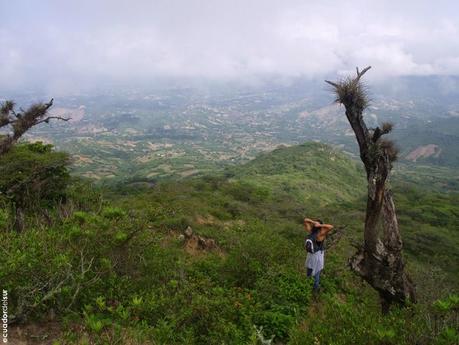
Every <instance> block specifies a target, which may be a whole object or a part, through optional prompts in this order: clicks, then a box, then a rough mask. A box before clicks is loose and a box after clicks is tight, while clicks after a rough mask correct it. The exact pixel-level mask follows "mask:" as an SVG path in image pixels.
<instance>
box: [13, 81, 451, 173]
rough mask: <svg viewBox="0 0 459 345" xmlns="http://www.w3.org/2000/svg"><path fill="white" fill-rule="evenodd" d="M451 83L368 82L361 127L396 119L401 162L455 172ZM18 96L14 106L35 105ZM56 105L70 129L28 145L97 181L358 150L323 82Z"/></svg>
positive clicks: (180, 89) (99, 96)
mask: <svg viewBox="0 0 459 345" xmlns="http://www.w3.org/2000/svg"><path fill="white" fill-rule="evenodd" d="M458 84H459V78H458V77H454V76H452V77H445V76H432V77H400V78H394V80H392V81H373V82H372V81H368V84H367V85H368V86H369V87H370V88H371V90H370V91H369V93H370V99H371V105H370V107H369V108H368V110H367V112H366V114H365V115H364V116H365V117H366V122H367V123H368V125H369V126H370V127H374V126H376V125H377V124H380V123H381V122H383V121H390V122H392V123H394V125H395V130H394V132H393V134H392V136H393V138H394V139H395V141H396V143H397V144H398V146H399V148H400V150H401V154H400V162H402V163H408V164H414V165H419V164H434V165H440V166H445V167H457V166H458V164H459V137H458V136H459V134H458V133H459V104H458V99H459V91H458V90H459V88H457V85H458ZM16 97H17V98H16V99H17V101H18V103H19V104H21V105H23V104H24V103H26V104H27V103H30V102H31V101H34V100H37V99H43V95H41V96H39V95H34V96H33V97H31V95H30V94H27V95H24V94H23V95H22V97H19V96H16ZM26 99H27V102H26V101H25V100H26ZM55 104H56V105H55V107H54V109H53V111H54V112H55V113H56V114H58V115H61V116H68V117H71V118H72V120H71V122H70V123H69V124H70V125H65V124H53V125H52V126H51V127H47V126H42V127H40V128H37V129H36V130H34V131H33V132H31V135H30V136H29V139H31V140H44V141H50V142H52V143H54V144H55V145H56V146H57V147H58V148H61V149H64V150H66V151H68V152H70V153H71V154H72V155H73V157H74V161H75V171H76V172H77V173H79V174H83V175H84V176H88V177H90V178H95V179H104V178H109V179H115V180H119V179H123V178H124V177H126V176H129V177H134V178H154V179H157V178H163V177H167V176H188V175H192V174H196V173H199V172H205V171H209V170H212V169H215V168H217V167H221V166H224V165H227V164H230V165H231V164H235V163H238V162H244V161H247V160H249V159H252V158H254V157H255V156H256V155H257V154H258V153H260V152H264V151H270V150H272V149H274V148H275V147H277V146H278V145H280V144H284V145H294V144H299V143H302V142H305V141H311V140H312V141H320V142H324V143H329V144H332V145H336V146H338V147H340V148H341V149H344V150H345V151H348V152H350V153H352V154H355V153H356V152H357V145H356V143H355V139H354V136H353V133H352V131H351V129H350V127H349V124H348V123H347V120H346V117H345V115H344V109H343V108H341V107H340V106H338V105H336V104H334V103H333V97H332V95H331V93H330V90H329V89H328V88H327V86H326V84H325V83H324V82H323V80H322V79H320V80H319V79H304V78H297V79H289V80H287V81H284V82H279V81H277V82H273V81H271V82H269V81H266V82H264V83H261V84H256V85H247V84H240V83H234V84H231V83H228V84H225V83H217V82H213V83H204V82H200V83H198V82H195V83H194V84H188V85H186V84H185V85H181V86H178V85H175V86H174V85H170V84H169V86H168V87H164V88H163V89H159V88H156V87H155V88H153V89H152V88H148V87H142V88H140V87H137V88H125V89H120V88H113V89H105V90H104V91H103V92H99V93H95V94H91V93H87V94H76V95H72V96H66V97H58V98H57V99H56V103H55Z"/></svg>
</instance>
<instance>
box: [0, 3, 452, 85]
mask: <svg viewBox="0 0 459 345" xmlns="http://www.w3.org/2000/svg"><path fill="white" fill-rule="evenodd" d="M0 47H1V52H0V88H3V89H5V88H6V89H15V88H21V87H24V86H32V85H33V86H38V87H40V85H45V84H46V85H53V86H54V87H60V86H62V87H67V88H68V87H72V85H79V86H82V85H83V86H84V85H89V84H97V83H100V82H102V83H110V82H117V83H124V82H126V83H132V82H135V81H136V80H137V81H145V80H150V79H151V80H153V79H155V78H156V79H158V78H170V77H173V78H203V79H211V80H238V79H240V80H248V79H252V78H263V76H268V75H269V76H273V75H279V76H284V77H297V76H308V77H317V76H322V75H325V74H329V75H330V74H332V73H345V72H346V71H349V70H353V69H354V67H355V66H356V65H359V66H364V65H372V66H374V69H373V71H372V72H373V73H372V78H382V77H387V76H398V75H430V74H441V75H459V1H458V0H449V1H447V0H435V1H432V0H428V1H423V0H416V1H414V0H403V1H402V0H398V1H389V0H387V1H382V0H381V1H378V0H373V1H346V0H336V1H327V0H320V1H319V0H316V1H309V0H302V1H290V0H282V1H281V0H278V1H273V0H243V1H240V0H205V1H204V0H202V1H198V0H180V1H179V0H165V1H162V0H161V1H160V0H150V1H144V0H129V1H127V0H126V1H122V0H90V1H87V0H78V1H77V0H74V1H71V0H68V1H66V0H56V1H51V0H40V1H37V0H30V1H23V0H14V1H12V0H0Z"/></svg>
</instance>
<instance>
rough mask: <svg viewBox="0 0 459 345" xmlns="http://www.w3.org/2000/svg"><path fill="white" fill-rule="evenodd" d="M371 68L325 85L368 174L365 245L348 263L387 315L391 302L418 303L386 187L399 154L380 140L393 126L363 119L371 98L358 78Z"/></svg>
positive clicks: (388, 190)
mask: <svg viewBox="0 0 459 345" xmlns="http://www.w3.org/2000/svg"><path fill="white" fill-rule="evenodd" d="M369 69H370V67H367V68H365V69H364V70H363V71H362V72H359V70H358V69H357V76H356V77H355V78H348V79H345V80H342V81H340V82H337V83H335V82H330V81H327V83H329V84H330V85H332V86H333V87H334V91H335V93H336V95H337V102H339V103H342V104H343V105H344V106H345V108H346V117H347V119H348V121H349V123H350V125H351V127H352V129H353V131H354V133H355V136H356V139H357V143H358V145H359V150H360V158H361V160H362V162H363V164H364V166H365V170H366V173H367V182H368V198H367V208H366V216H365V227H364V245H363V246H362V247H361V248H360V249H359V250H358V251H357V253H356V254H355V255H354V256H353V257H352V258H351V259H350V260H349V264H350V266H351V268H352V269H353V270H354V271H355V272H357V273H358V274H359V275H360V276H361V277H362V278H363V279H364V280H366V281H367V282H368V283H369V284H370V285H371V286H372V287H373V288H374V289H376V290H377V291H378V293H379V296H380V300H381V309H382V312H383V313H387V312H388V311H389V308H390V306H391V304H393V303H397V304H399V305H405V304H406V302H407V301H411V302H416V297H415V288H414V284H413V283H412V281H411V279H410V278H409V276H408V275H407V274H406V273H405V263H404V260H403V256H402V239H401V235H400V230H399V227H398V221H397V216H396V213H395V205H394V201H393V198H392V193H391V191H390V189H389V187H388V186H387V185H386V181H387V179H388V177H389V174H390V171H391V169H392V162H393V161H394V160H395V159H396V151H395V149H394V146H393V144H392V142H390V141H388V140H383V139H381V137H382V135H384V134H387V133H389V132H390V130H391V129H392V125H390V124H383V126H382V128H379V127H377V128H376V129H372V130H369V129H368V128H367V126H366V124H365V122H364V120H363V116H362V115H363V111H364V109H365V108H366V106H367V97H366V94H365V92H364V89H363V87H362V85H361V82H360V78H361V77H362V75H363V74H364V73H365V72H366V71H368V70H369ZM381 220H382V221H381ZM381 228H382V236H381V234H380V229H381Z"/></svg>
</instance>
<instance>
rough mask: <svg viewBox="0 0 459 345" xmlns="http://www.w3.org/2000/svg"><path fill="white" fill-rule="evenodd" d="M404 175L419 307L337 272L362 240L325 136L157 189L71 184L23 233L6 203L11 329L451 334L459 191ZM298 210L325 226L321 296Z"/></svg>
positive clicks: (3, 268)
mask: <svg viewBox="0 0 459 345" xmlns="http://www.w3.org/2000/svg"><path fill="white" fill-rule="evenodd" d="M26 149H27V148H22V149H21V150H20V151H21V152H23V151H24V150H26ZM34 150H35V152H36V153H37V154H43V155H47V154H49V153H50V152H49V150H38V151H37V148H36V147H35V148H34ZM15 154H17V153H15V151H14V150H13V151H11V152H10V153H8V154H7V155H5V156H4V157H3V158H2V159H3V162H2V167H6V166H8V164H9V163H8V162H9V161H13V160H15V159H17V157H16V156H15ZM27 157H28V156H27ZM27 159H35V158H33V157H32V158H30V157H29V158H27ZM40 161H44V160H40ZM2 181H5V179H4V180H2ZM25 181H27V179H25ZM402 182H403V181H402V177H397V181H396V182H395V183H394V186H393V188H394V190H395V192H396V194H395V196H396V202H397V207H398V210H399V215H400V220H401V229H402V232H403V236H404V238H405V248H407V250H406V251H405V254H406V257H407V261H408V270H409V272H410V274H411V275H412V277H413V279H414V280H415V282H416V283H417V286H418V296H419V303H418V305H415V306H412V307H410V308H408V309H403V310H398V309H397V308H394V310H392V311H391V313H390V314H389V315H388V316H382V315H381V314H380V310H379V301H378V298H377V295H376V293H375V292H374V291H373V290H372V289H371V288H370V287H368V285H367V284H365V283H364V282H362V281H361V280H360V279H359V278H357V277H356V276H355V275H354V274H353V273H351V272H350V270H349V268H348V267H347V260H348V258H349V257H350V256H351V255H352V254H353V253H354V251H355V248H354V247H353V245H354V244H356V243H360V242H361V241H362V229H363V221H364V210H365V201H366V200H365V190H366V186H365V178H364V174H363V170H362V169H361V166H360V164H359V162H357V161H354V160H352V159H350V158H348V157H347V155H346V154H345V153H342V152H340V151H338V150H336V149H334V148H331V147H329V146H326V145H322V144H317V143H307V144H304V145H299V146H292V147H281V148H278V149H276V150H274V151H273V152H271V153H266V154H263V155H261V156H259V157H258V158H256V159H255V160H253V161H251V162H249V163H246V164H245V165H242V166H237V167H231V168H228V169H227V170H225V171H224V172H217V173H215V174H209V175H206V176H200V177H188V178H182V179H179V180H173V181H163V182H159V183H157V184H156V185H154V186H140V185H134V186H132V185H119V186H118V187H104V188H102V187H97V188H96V187H94V186H91V185H90V184H88V183H87V182H85V181H80V180H77V179H72V180H70V181H69V182H67V183H68V186H67V188H65V189H64V188H62V190H61V192H63V193H65V198H60V199H59V200H58V201H52V200H49V201H48V202H47V203H41V204H39V205H40V206H39V207H38V206H37V205H38V204H34V205H31V206H30V207H29V208H28V209H27V213H26V218H25V222H26V224H27V228H26V230H25V231H24V232H22V233H16V232H14V231H11V214H10V211H9V210H10V208H9V206H8V200H7V199H2V205H3V206H2V212H1V214H0V215H1V216H2V219H1V225H2V227H4V228H5V230H7V231H3V232H2V251H3V258H4V259H3V260H2V261H1V263H0V281H1V282H2V287H3V288H4V289H7V290H8V291H9V292H10V294H9V296H10V306H11V307H10V312H11V315H12V319H13V320H14V322H16V326H14V327H13V326H12V330H11V335H10V339H13V337H14V336H17V337H18V338H19V337H22V339H26V338H27V337H28V334H29V335H30V337H29V339H45V340H44V341H43V342H42V343H49V341H50V340H51V339H52V341H54V344H82V343H90V344H112V343H114V339H116V341H118V343H121V344H244V345H245V344H253V345H255V344H262V343H263V342H262V339H269V338H271V337H273V339H274V341H273V344H312V343H316V344H332V343H333V344H413V343H418V344H431V343H434V344H449V343H451V341H455V340H457V333H456V331H455V330H454V327H455V326H454V323H453V321H454V320H453V316H454V310H457V305H458V300H457V297H455V296H456V295H454V293H456V294H457V284H458V277H457V272H455V270H454V268H455V267H458V263H459V258H458V256H457V250H456V248H457V247H458V245H459V234H458V233H457V230H456V229H457V228H458V226H459V224H458V223H457V215H458V214H459V206H458V205H459V202H458V201H459V200H458V194H457V191H449V192H448V193H440V192H436V191H433V190H431V189H424V188H423V186H422V183H421V182H419V181H418V182H417V187H413V184H412V183H410V184H403V183H402ZM2 183H3V182H2ZM2 188H3V187H2ZM398 188H403V189H400V192H398ZM29 192H30V191H29ZM420 200H421V201H422V204H424V205H428V210H426V209H423V208H422V207H420V203H419V201H420ZM53 202H54V203H53ZM44 205H45V206H44ZM305 216H308V217H314V218H321V219H323V220H324V221H325V222H329V223H332V224H334V225H335V231H334V233H333V234H331V235H330V238H329V239H328V240H327V242H328V243H327V253H326V268H325V271H324V274H323V276H322V290H321V292H320V295H319V296H318V297H316V298H314V297H313V295H312V286H311V281H309V280H307V279H306V277H305V273H304V259H305V257H306V253H305V251H304V249H303V242H304V237H305V232H304V230H303V228H302V220H303V218H304V217H305ZM439 284H440V285H441V289H439V288H438V287H439ZM437 319H438V320H440V321H441V322H442V323H441V324H439V325H441V326H438V325H437V326H435V325H434V323H433V322H434V321H433V320H437ZM20 332H22V333H21V334H22V335H21V336H20V335H19V333H20ZM32 336H33V337H32Z"/></svg>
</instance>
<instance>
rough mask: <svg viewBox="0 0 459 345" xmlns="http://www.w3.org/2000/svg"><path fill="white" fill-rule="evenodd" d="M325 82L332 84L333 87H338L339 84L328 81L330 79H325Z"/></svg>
mask: <svg viewBox="0 0 459 345" xmlns="http://www.w3.org/2000/svg"><path fill="white" fill-rule="evenodd" d="M325 82H326V83H328V84H330V85H331V86H333V87H336V88H338V87H339V85H338V84H337V83H334V82H332V81H330V80H325Z"/></svg>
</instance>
